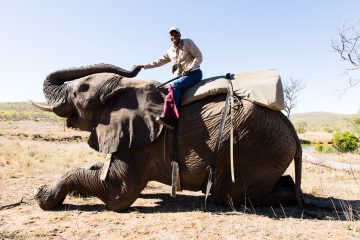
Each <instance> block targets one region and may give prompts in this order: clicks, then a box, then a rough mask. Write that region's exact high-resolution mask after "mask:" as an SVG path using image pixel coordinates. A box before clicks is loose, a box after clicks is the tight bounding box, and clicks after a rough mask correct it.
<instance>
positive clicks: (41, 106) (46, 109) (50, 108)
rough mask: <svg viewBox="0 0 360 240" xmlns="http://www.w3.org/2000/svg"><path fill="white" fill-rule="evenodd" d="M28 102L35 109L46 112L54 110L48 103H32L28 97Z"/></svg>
mask: <svg viewBox="0 0 360 240" xmlns="http://www.w3.org/2000/svg"><path fill="white" fill-rule="evenodd" d="M28 100H29V102H30V103H31V104H32V105H33V106H34V107H35V108H37V109H39V110H41V111H46V112H54V111H53V107H52V106H49V105H44V104H38V103H34V102H33V101H31V100H30V99H28Z"/></svg>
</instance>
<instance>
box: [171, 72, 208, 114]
mask: <svg viewBox="0 0 360 240" xmlns="http://www.w3.org/2000/svg"><path fill="white" fill-rule="evenodd" d="M201 79H202V71H201V70H200V69H198V70H195V71H193V72H190V73H189V75H186V76H182V77H180V78H178V79H177V80H176V81H174V82H173V83H172V84H171V86H172V88H173V90H174V100H175V104H176V107H177V109H179V108H180V107H181V96H182V93H183V91H185V90H186V89H188V88H189V87H191V86H193V85H195V84H196V83H198V82H200V81H201Z"/></svg>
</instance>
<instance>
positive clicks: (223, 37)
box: [0, 0, 360, 114]
mask: <svg viewBox="0 0 360 240" xmlns="http://www.w3.org/2000/svg"><path fill="white" fill-rule="evenodd" d="M359 9H360V1H359V0H341V1H340V0H338V1H313V0H303V1H301V0H298V1H295V0H287V1H286V0H282V1H281V0H278V1H265V0H263V1H256V0H254V1H250V0H249V1H235V0H234V1H230V0H222V1H210V0H209V1H201V0H198V1H194V0H191V1H190V0H183V1H180V2H179V1H160V0H153V1H146V0H143V1H134V0H133V1H109V0H108V1H107V0H105V1H100V0H99V1H94V0H87V1H84V0H78V1H72V0H71V1H70V0H62V1H47V0H44V1H35V0H34V1H20V0H12V1H10V0H9V1H6V0H0V31H1V35H0V36H1V37H0V81H1V83H2V87H1V88H0V102H8V101H27V99H28V98H30V99H32V100H35V101H44V100H45V98H44V97H43V93H42V83H43V80H44V79H45V78H46V76H47V74H49V73H50V72H53V71H55V70H57V69H62V68H67V67H76V66H83V65H88V64H95V63H111V64H114V65H117V66H120V67H122V68H127V69H130V68H131V67H132V66H133V65H135V64H143V63H146V62H148V61H150V60H153V59H155V58H157V57H159V56H160V55H162V54H163V53H164V52H165V51H166V49H168V48H169V47H170V44H171V43H170V40H169V37H168V32H167V31H168V29H169V27H170V26H172V25H176V26H178V27H179V28H180V29H181V32H182V37H184V38H187V37H188V38H191V39H193V40H194V42H195V43H196V44H197V45H198V46H199V48H200V49H201V51H202V53H203V57H204V61H203V63H202V70H203V73H204V77H211V76H214V75H219V74H224V73H227V72H245V71H253V70H258V69H265V68H276V69H278V70H279V72H280V74H281V76H282V79H283V80H286V79H288V78H290V77H291V78H294V79H298V80H300V81H302V82H303V83H304V84H305V86H306V87H305V89H304V90H303V91H302V92H301V94H300V95H299V103H298V107H297V108H296V109H295V110H294V113H296V112H312V111H327V112H335V113H346V114H352V113H357V112H359V110H360V101H359V95H360V86H357V87H354V88H351V89H349V90H348V91H347V93H346V94H345V95H344V96H343V97H342V98H340V99H338V97H337V94H336V91H337V90H339V89H343V88H345V87H347V84H348V81H347V78H346V77H345V76H344V75H343V74H344V70H345V69H346V68H348V67H350V66H349V65H347V64H346V63H344V62H342V61H341V60H340V59H339V57H338V56H337V55H336V54H335V53H334V52H333V51H332V49H331V44H330V40H331V38H332V37H333V38H334V37H336V34H337V29H338V28H339V27H341V26H342V25H343V24H354V23H357V24H359V23H360V21H359V19H360V14H359ZM170 69H171V66H170V64H168V65H166V66H163V67H161V68H156V69H151V70H144V71H142V72H140V73H139V75H138V76H137V78H138V79H156V80H158V81H165V80H167V79H168V78H170V77H171V70H170ZM358 75H359V74H358Z"/></svg>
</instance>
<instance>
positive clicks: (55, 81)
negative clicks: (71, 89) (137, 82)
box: [43, 64, 141, 117]
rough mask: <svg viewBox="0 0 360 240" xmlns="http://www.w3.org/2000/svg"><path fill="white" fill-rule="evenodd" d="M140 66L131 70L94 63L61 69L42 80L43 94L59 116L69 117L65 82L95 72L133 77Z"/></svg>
mask: <svg viewBox="0 0 360 240" xmlns="http://www.w3.org/2000/svg"><path fill="white" fill-rule="evenodd" d="M140 70H141V69H140V68H133V69H132V70H131V71H127V70H124V69H122V68H119V67H117V66H114V65H110V64H95V65H89V66H84V67H78V68H69V69H63V70H59V71H56V72H53V73H51V74H49V75H48V76H47V77H46V79H45V81H44V87H43V91H44V95H45V98H46V100H47V101H48V103H49V105H50V106H51V107H52V109H53V111H54V112H55V113H56V114H57V115H59V116H61V117H69V116H71V114H72V113H73V112H74V110H75V109H74V107H73V106H72V103H71V102H69V101H68V97H67V96H68V87H67V84H66V83H65V82H67V81H72V80H75V79H77V78H82V77H85V76H87V75H91V74H95V73H103V72H109V73H115V74H119V75H121V76H123V77H129V78H131V77H135V76H136V75H137V74H138V73H139V71H140Z"/></svg>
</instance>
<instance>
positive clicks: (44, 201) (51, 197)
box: [34, 185, 66, 210]
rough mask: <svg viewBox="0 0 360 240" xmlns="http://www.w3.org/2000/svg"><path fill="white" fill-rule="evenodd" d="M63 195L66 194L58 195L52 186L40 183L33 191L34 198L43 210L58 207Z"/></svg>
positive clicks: (63, 197)
mask: <svg viewBox="0 0 360 240" xmlns="http://www.w3.org/2000/svg"><path fill="white" fill-rule="evenodd" d="M65 197H66V194H65V195H64V196H59V194H56V193H55V192H54V190H53V189H52V187H51V186H48V185H42V186H40V187H39V188H38V189H36V190H35V192H34V198H35V200H36V201H37V203H38V204H39V206H40V208H41V209H43V210H51V209H54V208H56V207H59V206H60V205H61V204H62V203H63V201H64V199H65Z"/></svg>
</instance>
